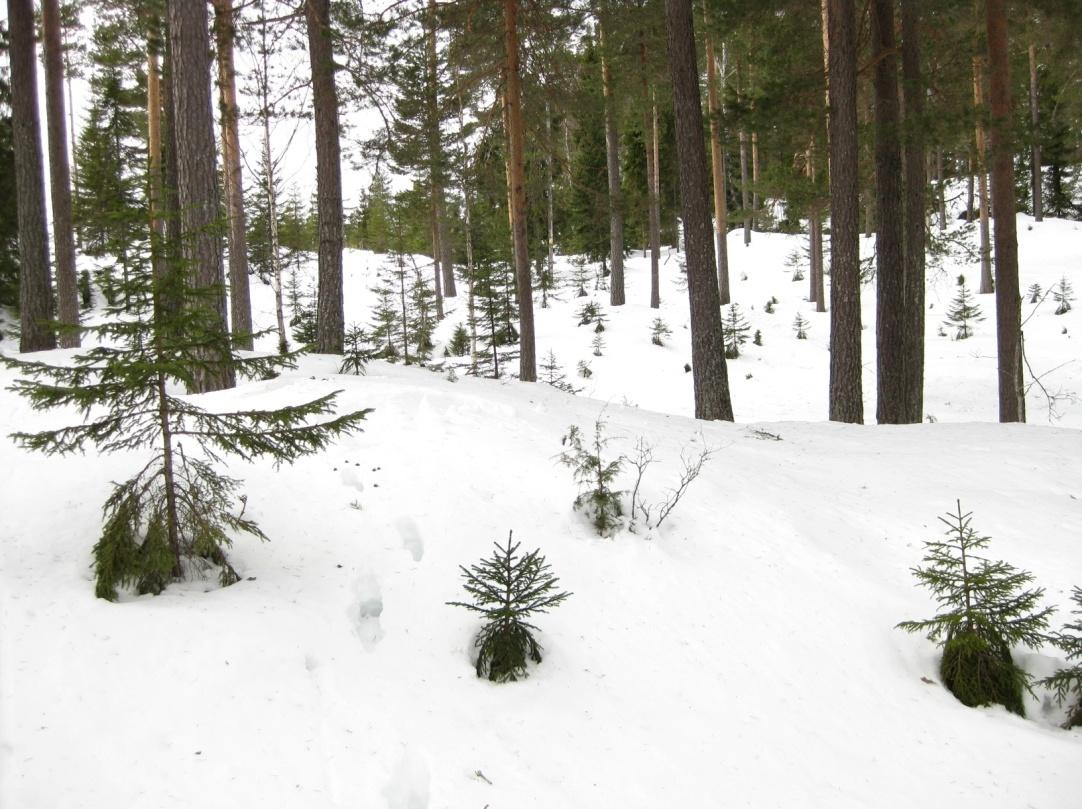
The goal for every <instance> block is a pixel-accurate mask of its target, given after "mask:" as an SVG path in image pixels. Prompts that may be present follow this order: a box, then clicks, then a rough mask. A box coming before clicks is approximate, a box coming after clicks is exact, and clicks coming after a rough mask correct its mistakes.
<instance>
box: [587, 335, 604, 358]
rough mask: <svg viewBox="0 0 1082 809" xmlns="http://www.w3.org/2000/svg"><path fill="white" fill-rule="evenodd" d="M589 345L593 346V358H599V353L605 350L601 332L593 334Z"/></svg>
mask: <svg viewBox="0 0 1082 809" xmlns="http://www.w3.org/2000/svg"><path fill="white" fill-rule="evenodd" d="M590 345H591V346H593V349H594V356H595V357H600V356H601V352H602V351H603V350H604V348H605V335H604V334H602V333H601V332H597V333H596V334H594V339H593V340H592V341H591V342H590Z"/></svg>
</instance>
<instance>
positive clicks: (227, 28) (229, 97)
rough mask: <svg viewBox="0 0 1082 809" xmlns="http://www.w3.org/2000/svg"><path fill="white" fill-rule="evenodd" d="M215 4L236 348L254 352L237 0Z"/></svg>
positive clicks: (232, 312)
mask: <svg viewBox="0 0 1082 809" xmlns="http://www.w3.org/2000/svg"><path fill="white" fill-rule="evenodd" d="M212 2H213V3H214V39H215V45H216V49H217V56H218V106H219V109H220V111H221V125H222V175H223V177H224V179H225V203H226V215H227V218H228V221H229V303H230V315H231V318H230V327H231V331H232V335H233V345H234V346H235V347H237V348H243V349H247V350H249V351H250V350H251V349H252V296H251V291H250V290H249V288H248V235H247V232H246V227H245V219H244V176H243V174H242V173H241V166H240V133H239V129H238V126H239V112H238V109H237V73H236V69H235V68H234V64H233V46H234V42H235V40H236V30H235V28H234V21H233V0H212Z"/></svg>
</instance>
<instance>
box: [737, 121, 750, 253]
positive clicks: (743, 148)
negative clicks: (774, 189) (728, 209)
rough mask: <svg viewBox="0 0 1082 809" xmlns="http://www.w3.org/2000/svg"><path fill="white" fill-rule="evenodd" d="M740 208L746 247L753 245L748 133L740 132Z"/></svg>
mask: <svg viewBox="0 0 1082 809" xmlns="http://www.w3.org/2000/svg"><path fill="white" fill-rule="evenodd" d="M739 138H740V207H741V208H743V209H744V246H745V247H747V246H748V245H749V244H751V189H750V188H749V187H748V183H749V182H750V180H749V178H748V133H747V132H746V131H744V130H743V129H741V130H740V134H739Z"/></svg>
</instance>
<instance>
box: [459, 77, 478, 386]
mask: <svg viewBox="0 0 1082 809" xmlns="http://www.w3.org/2000/svg"><path fill="white" fill-rule="evenodd" d="M455 97H456V98H457V99H458V132H459V143H460V145H461V154H460V155H459V160H460V163H459V181H460V183H461V185H462V230H463V235H464V237H465V242H466V286H467V298H466V307H467V312H468V320H469V324H470V368H471V369H473V370H475V371H476V370H477V311H476V309H477V299H476V294H475V292H474V274H475V273H474V264H473V224H472V222H471V221H470V185H469V179H468V177H469V165H468V161H469V147H468V146H467V144H466V136H465V131H466V122H465V115H464V113H463V109H462V88H461V85H460V83H459V81H458V75H457V74H456V75H455Z"/></svg>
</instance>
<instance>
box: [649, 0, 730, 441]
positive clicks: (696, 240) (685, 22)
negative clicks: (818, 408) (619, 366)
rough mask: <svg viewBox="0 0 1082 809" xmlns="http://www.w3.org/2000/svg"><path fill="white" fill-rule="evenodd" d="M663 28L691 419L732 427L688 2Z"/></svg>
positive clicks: (669, 5) (671, 9)
mask: <svg viewBox="0 0 1082 809" xmlns="http://www.w3.org/2000/svg"><path fill="white" fill-rule="evenodd" d="M665 22H666V27H667V29H668V47H669V69H670V71H671V75H672V90H673V112H674V114H675V118H676V154H677V163H678V164H679V174H680V203H681V209H682V211H683V215H684V250H685V257H686V259H687V273H688V299H689V304H690V308H691V367H692V378H693V386H694V390H695V418H698V419H723V420H725V421H732V420H733V405H732V401H731V399H730V397H729V375H728V370H727V368H726V365H725V353H724V341H723V338H722V331H721V308H720V307H721V304H720V302H719V300H718V277H717V271H716V269H715V266H714V244H713V241H714V240H713V238H712V235H713V234H712V227H711V223H710V203H709V192H708V191H707V188H706V178H707V167H706V148H705V146H704V144H703V110H702V104H701V101H700V99H699V76H698V68H697V67H696V57H695V28H694V23H693V21H692V12H691V0H665Z"/></svg>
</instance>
